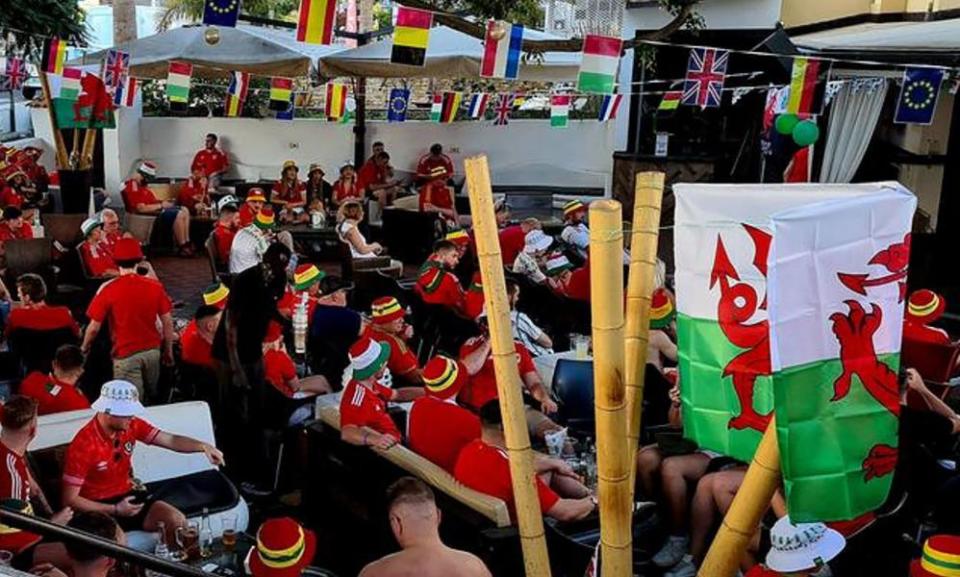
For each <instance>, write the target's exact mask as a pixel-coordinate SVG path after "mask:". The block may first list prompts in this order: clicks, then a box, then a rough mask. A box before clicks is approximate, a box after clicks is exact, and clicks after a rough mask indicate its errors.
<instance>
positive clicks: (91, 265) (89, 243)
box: [80, 217, 120, 278]
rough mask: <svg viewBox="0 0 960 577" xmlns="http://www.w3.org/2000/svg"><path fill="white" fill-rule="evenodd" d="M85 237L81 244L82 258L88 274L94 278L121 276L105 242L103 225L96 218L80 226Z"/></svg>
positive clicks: (89, 219)
mask: <svg viewBox="0 0 960 577" xmlns="http://www.w3.org/2000/svg"><path fill="white" fill-rule="evenodd" d="M80 230H81V231H82V232H83V236H84V237H86V240H84V241H83V242H82V243H81V244H80V256H81V257H82V258H83V266H84V268H85V269H86V271H87V274H88V275H90V276H91V277H94V278H100V277H111V278H112V277H115V276H117V275H118V274H120V270H119V269H118V268H117V263H116V262H114V260H113V256H112V254H111V252H110V247H109V246H108V245H107V243H106V242H104V236H105V233H104V232H103V223H101V222H100V220H99V219H97V218H96V217H91V218H88V219H87V220H85V221H83V224H81V225H80Z"/></svg>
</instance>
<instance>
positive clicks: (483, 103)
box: [470, 94, 490, 119]
mask: <svg viewBox="0 0 960 577" xmlns="http://www.w3.org/2000/svg"><path fill="white" fill-rule="evenodd" d="M489 103H490V95H489V94H474V95H473V96H471V97H470V118H473V119H477V118H483V115H484V114H485V113H486V112H487V104H489Z"/></svg>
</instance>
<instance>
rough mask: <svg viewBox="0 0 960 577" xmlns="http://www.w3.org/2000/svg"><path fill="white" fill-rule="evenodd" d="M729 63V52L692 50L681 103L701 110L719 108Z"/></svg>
mask: <svg viewBox="0 0 960 577" xmlns="http://www.w3.org/2000/svg"><path fill="white" fill-rule="evenodd" d="M729 61H730V51H729V50H718V49H716V48H691V49H690V57H689V58H688V59H687V77H686V78H685V79H684V81H683V96H682V97H681V99H680V103H681V104H683V105H684V106H699V107H700V108H701V109H704V108H718V107H719V106H720V102H721V100H722V99H723V82H724V80H725V79H726V76H727V62H729Z"/></svg>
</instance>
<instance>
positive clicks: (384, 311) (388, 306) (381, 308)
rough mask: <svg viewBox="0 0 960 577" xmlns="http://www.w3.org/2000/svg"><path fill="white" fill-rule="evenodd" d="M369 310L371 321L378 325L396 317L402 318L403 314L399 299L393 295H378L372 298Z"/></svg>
mask: <svg viewBox="0 0 960 577" xmlns="http://www.w3.org/2000/svg"><path fill="white" fill-rule="evenodd" d="M370 312H371V317H372V318H373V322H374V323H375V324H378V325H385V324H387V323H391V322H393V321H395V320H397V319H402V318H403V315H404V310H403V307H402V306H400V301H398V300H397V299H396V298H394V297H380V298H378V299H376V300H374V301H373V303H372V304H371V305H370Z"/></svg>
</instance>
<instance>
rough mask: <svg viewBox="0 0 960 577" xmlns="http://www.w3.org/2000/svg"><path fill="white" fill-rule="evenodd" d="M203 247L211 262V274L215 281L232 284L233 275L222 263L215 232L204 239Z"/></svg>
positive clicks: (208, 260)
mask: <svg viewBox="0 0 960 577" xmlns="http://www.w3.org/2000/svg"><path fill="white" fill-rule="evenodd" d="M203 248H204V249H205V250H206V252H207V262H208V263H209V264H210V274H211V276H212V278H213V282H218V281H221V282H223V284H225V285H227V286H230V281H232V280H233V275H232V274H230V272H229V271H227V270H224V268H223V267H222V266H221V265H220V251H219V250H217V239H216V237H215V236H214V235H213V232H211V233H210V234H209V235H207V240H205V241H204V243H203Z"/></svg>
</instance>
